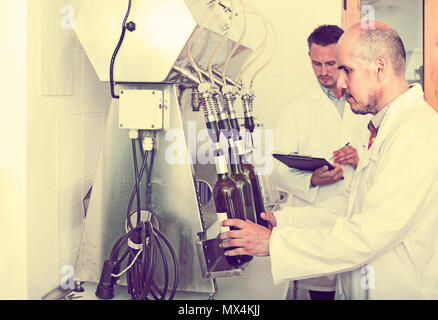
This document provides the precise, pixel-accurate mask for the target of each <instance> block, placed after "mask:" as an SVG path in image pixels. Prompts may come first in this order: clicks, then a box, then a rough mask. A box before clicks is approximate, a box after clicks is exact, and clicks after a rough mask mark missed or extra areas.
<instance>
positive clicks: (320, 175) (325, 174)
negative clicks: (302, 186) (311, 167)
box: [310, 163, 344, 186]
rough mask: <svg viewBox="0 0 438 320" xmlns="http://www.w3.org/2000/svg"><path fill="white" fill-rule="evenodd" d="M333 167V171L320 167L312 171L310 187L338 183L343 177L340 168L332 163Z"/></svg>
mask: <svg viewBox="0 0 438 320" xmlns="http://www.w3.org/2000/svg"><path fill="white" fill-rule="evenodd" d="M333 167H334V169H332V170H329V169H328V167H327V166H322V167H321V168H318V169H316V170H315V171H313V174H312V177H311V179H310V182H311V183H312V185H313V186H324V185H326V184H331V183H335V182H337V181H339V180H340V179H341V178H342V177H343V175H344V172H343V170H342V167H341V166H340V165H339V164H337V163H334V164H333Z"/></svg>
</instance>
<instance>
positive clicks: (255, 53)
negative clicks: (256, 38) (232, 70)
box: [236, 6, 268, 83]
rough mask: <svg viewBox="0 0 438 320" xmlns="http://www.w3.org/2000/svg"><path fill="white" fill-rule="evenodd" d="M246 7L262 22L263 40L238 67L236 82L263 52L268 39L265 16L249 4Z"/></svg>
mask: <svg viewBox="0 0 438 320" xmlns="http://www.w3.org/2000/svg"><path fill="white" fill-rule="evenodd" d="M247 8H249V9H251V11H252V13H254V14H255V15H256V16H257V17H258V18H259V19H260V20H261V22H262V23H263V26H264V30H265V35H264V37H263V40H262V42H261V43H260V45H259V46H258V47H257V48H256V49H255V50H254V51H253V52H252V54H250V55H249V56H248V57H247V58H246V59H245V61H244V63H243V66H242V68H241V69H240V72H239V75H238V76H237V78H236V82H237V83H240V81H241V80H242V76H243V74H244V73H245V72H246V71H247V70H248V68H249V67H250V66H251V65H252V64H253V63H254V62H255V61H257V59H258V58H259V57H260V56H261V55H262V54H263V52H264V50H265V47H266V42H267V39H268V24H267V20H266V18H265V17H264V16H263V15H262V14H261V13H260V12H259V11H258V10H257V9H255V8H253V7H250V6H247ZM251 11H250V12H251Z"/></svg>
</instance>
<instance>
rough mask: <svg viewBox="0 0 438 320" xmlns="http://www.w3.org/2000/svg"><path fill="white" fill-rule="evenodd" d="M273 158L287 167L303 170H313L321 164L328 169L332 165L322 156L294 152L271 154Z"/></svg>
mask: <svg viewBox="0 0 438 320" xmlns="http://www.w3.org/2000/svg"><path fill="white" fill-rule="evenodd" d="M273 156H274V158H275V159H277V160H279V161H281V162H283V163H284V164H285V165H287V166H288V167H289V168H295V169H299V170H305V171H315V170H316V169H318V168H321V167H322V166H327V167H328V168H329V170H333V169H334V167H333V166H332V165H331V164H330V163H329V162H328V161H327V160H326V159H324V158H314V157H309V156H300V155H296V154H278V153H274V154H273Z"/></svg>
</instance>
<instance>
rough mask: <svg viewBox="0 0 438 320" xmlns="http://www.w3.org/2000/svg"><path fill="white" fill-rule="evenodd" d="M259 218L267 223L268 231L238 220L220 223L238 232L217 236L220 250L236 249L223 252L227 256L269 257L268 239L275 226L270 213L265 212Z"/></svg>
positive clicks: (259, 226)
mask: <svg viewBox="0 0 438 320" xmlns="http://www.w3.org/2000/svg"><path fill="white" fill-rule="evenodd" d="M261 217H262V218H263V219H265V220H266V221H268V223H269V226H270V229H268V228H265V227H263V226H261V225H258V224H256V223H254V222H252V221H249V220H246V221H243V220H240V219H228V220H225V221H223V222H222V225H223V226H230V227H236V228H238V230H230V231H227V232H224V233H222V234H221V235H220V236H219V239H220V240H226V239H229V240H226V241H224V242H222V243H221V247H222V248H229V247H238V248H236V249H233V250H228V251H226V252H225V255H227V256H236V255H241V254H242V255H245V254H246V255H252V256H258V257H264V256H269V239H270V238H271V229H272V227H275V226H276V225H277V221H276V219H275V217H274V215H273V213H272V212H270V211H266V212H263V213H262V214H261Z"/></svg>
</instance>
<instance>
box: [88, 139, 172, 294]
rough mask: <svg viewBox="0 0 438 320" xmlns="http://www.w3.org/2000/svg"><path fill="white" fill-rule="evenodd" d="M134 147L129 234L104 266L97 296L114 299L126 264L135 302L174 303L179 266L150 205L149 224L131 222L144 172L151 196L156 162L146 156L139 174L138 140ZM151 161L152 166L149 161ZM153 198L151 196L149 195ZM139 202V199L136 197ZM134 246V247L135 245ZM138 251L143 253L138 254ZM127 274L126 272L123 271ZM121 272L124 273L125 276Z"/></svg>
mask: <svg viewBox="0 0 438 320" xmlns="http://www.w3.org/2000/svg"><path fill="white" fill-rule="evenodd" d="M132 142H133V144H132V146H133V157H134V170H135V172H134V175H135V180H136V182H135V186H134V189H133V191H132V194H131V199H130V201H129V205H128V213H127V219H128V221H127V226H128V231H127V233H126V234H125V235H123V236H122V237H121V238H119V239H118V240H117V241H116V243H115V244H114V246H113V248H112V250H111V253H110V258H109V260H107V261H106V262H105V263H104V267H103V270H102V274H101V281H100V282H99V285H98V289H97V290H96V295H97V296H98V297H101V298H103V299H111V298H112V297H113V293H112V292H113V290H114V285H115V283H116V281H117V279H118V277H116V276H117V275H118V274H119V273H120V269H121V265H122V264H123V263H124V262H125V267H124V270H126V282H127V285H128V293H129V294H130V296H131V298H132V299H133V300H140V299H141V300H150V299H155V300H165V299H166V297H167V295H168V294H169V297H168V299H169V300H172V299H173V298H174V297H175V294H176V290H177V287H178V282H179V274H178V273H179V263H178V257H177V256H176V253H175V250H174V249H173V247H172V244H171V243H170V241H169V240H168V239H167V238H166V236H165V235H164V234H163V233H162V232H161V231H160V230H159V229H158V228H155V227H154V226H153V225H152V223H151V220H152V217H153V215H154V213H153V212H152V211H151V208H150V202H147V209H148V210H149V211H150V212H151V219H149V220H148V221H145V222H143V221H141V220H140V222H139V221H138V217H137V225H136V226H135V227H134V226H132V223H130V219H131V216H132V214H133V211H132V210H131V208H132V205H133V202H134V197H135V195H137V196H138V195H139V194H140V182H141V179H142V176H143V173H144V172H146V175H147V178H146V179H147V185H148V186H149V188H148V193H150V191H151V190H150V184H151V175H152V166H153V160H154V152H153V150H152V151H150V153H149V154H143V152H142V156H143V163H142V165H141V168H140V171H138V163H137V153H136V151H135V140H133V141H132ZM148 159H149V162H150V163H149V165H147V162H148V161H147V160H148ZM149 197H150V194H149ZM137 200H139V197H137ZM137 212H138V216H139V212H141V207H140V205H139V203H138V202H137ZM131 243H134V244H135V245H132V244H131ZM139 250H141V252H140V253H139ZM166 251H168V252H169V253H170V256H171V260H169V259H168V255H167V253H166ZM160 260H161V262H162V263H161V266H162V270H161V271H162V273H161V274H163V275H164V283H163V286H162V288H160V287H159V286H158V284H157V283H156V282H155V275H156V274H157V272H158V265H159V264H158V262H159V261H160ZM171 264H173V279H172V280H173V281H172V282H173V286H172V289H171V290H170V292H169V285H170V280H171V279H170V268H171ZM123 272H124V271H123ZM123 272H122V274H123Z"/></svg>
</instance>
